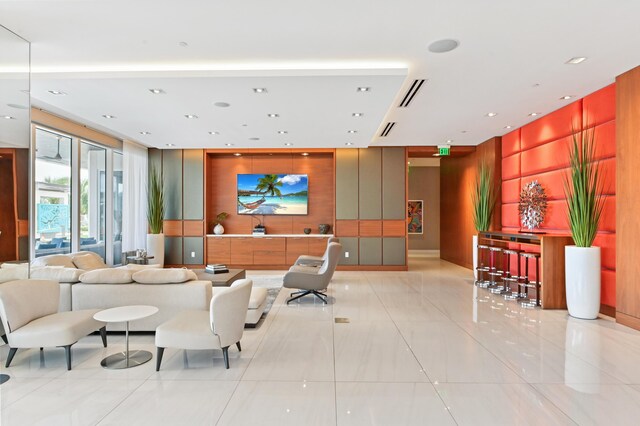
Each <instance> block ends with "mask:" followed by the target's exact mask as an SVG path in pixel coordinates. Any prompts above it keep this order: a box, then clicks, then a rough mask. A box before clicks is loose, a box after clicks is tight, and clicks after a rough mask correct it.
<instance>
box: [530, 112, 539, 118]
mask: <svg viewBox="0 0 640 426" xmlns="http://www.w3.org/2000/svg"><path fill="white" fill-rule="evenodd" d="M538 115H540V113H539V112H532V113H531V114H529V117H536V116H538Z"/></svg>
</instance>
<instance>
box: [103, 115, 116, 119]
mask: <svg viewBox="0 0 640 426" xmlns="http://www.w3.org/2000/svg"><path fill="white" fill-rule="evenodd" d="M102 116H103V117H104V118H116V116H115V115H110V114H103V115H102Z"/></svg>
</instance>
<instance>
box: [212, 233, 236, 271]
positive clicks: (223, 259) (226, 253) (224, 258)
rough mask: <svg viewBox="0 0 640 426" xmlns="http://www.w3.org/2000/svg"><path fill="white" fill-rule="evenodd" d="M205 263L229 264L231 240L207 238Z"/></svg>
mask: <svg viewBox="0 0 640 426" xmlns="http://www.w3.org/2000/svg"><path fill="white" fill-rule="evenodd" d="M207 263H208V264H211V263H222V264H224V265H228V264H229V263H231V240H230V239H229V238H222V237H207Z"/></svg>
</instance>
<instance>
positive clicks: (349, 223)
mask: <svg viewBox="0 0 640 426" xmlns="http://www.w3.org/2000/svg"><path fill="white" fill-rule="evenodd" d="M358 223H359V222H358V221H357V220H336V229H335V235H336V237H357V236H358Z"/></svg>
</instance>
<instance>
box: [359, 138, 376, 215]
mask: <svg viewBox="0 0 640 426" xmlns="http://www.w3.org/2000/svg"><path fill="white" fill-rule="evenodd" d="M359 151H360V158H359V168H358V171H359V174H358V181H359V194H358V195H359V197H358V199H359V206H358V207H359V209H358V210H359V218H360V219H382V150H381V149H380V148H366V149H360V150H359Z"/></svg>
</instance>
